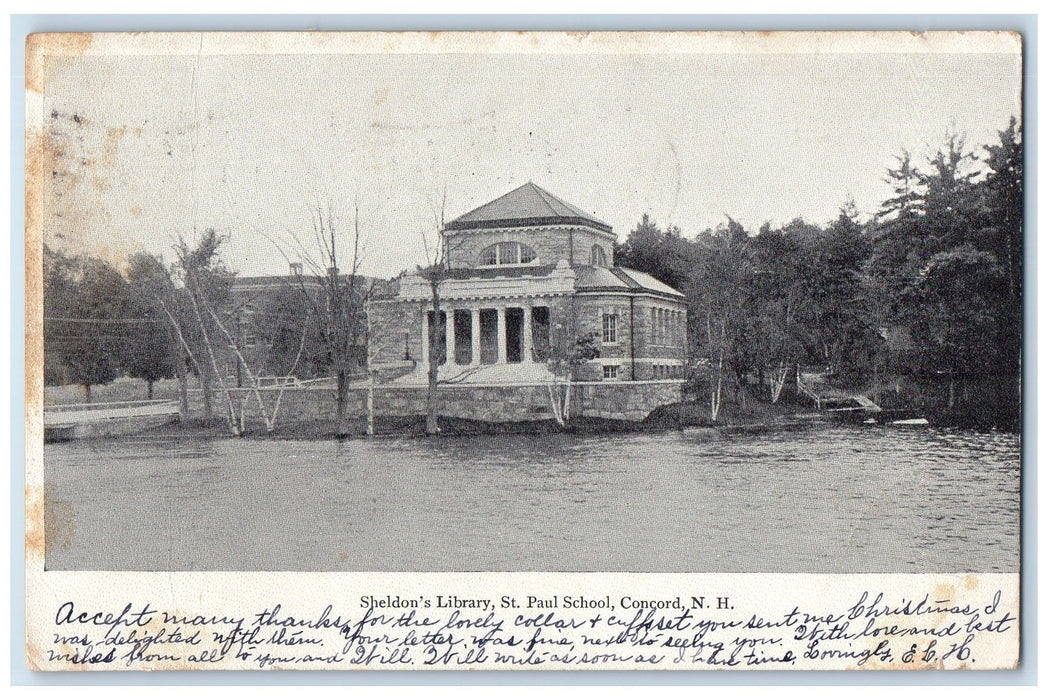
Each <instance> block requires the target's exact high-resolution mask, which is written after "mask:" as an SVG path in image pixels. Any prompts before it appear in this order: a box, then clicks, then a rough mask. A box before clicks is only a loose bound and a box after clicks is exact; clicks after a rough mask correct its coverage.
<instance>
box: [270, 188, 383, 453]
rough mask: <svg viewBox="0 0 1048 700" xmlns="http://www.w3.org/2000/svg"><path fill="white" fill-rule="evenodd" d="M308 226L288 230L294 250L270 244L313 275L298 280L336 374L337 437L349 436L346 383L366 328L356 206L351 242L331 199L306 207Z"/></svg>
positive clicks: (358, 220) (357, 210) (359, 235)
mask: <svg viewBox="0 0 1048 700" xmlns="http://www.w3.org/2000/svg"><path fill="white" fill-rule="evenodd" d="M310 224H311V231H310V233H311V235H309V236H306V237H303V236H302V235H300V234H299V233H297V232H295V231H291V232H289V233H290V235H291V240H292V248H293V249H292V250H291V251H286V250H285V249H284V248H283V247H282V246H281V245H279V244H278V243H277V242H276V241H273V240H272V239H270V242H271V243H273V244H274V245H275V247H276V248H277V249H278V250H279V251H280V253H281V254H282V255H283V257H284V258H285V260H287V261H288V263H289V264H290V263H291V262H301V263H302V264H303V265H304V266H306V267H308V268H309V270H310V272H311V273H312V275H311V276H306V275H300V276H299V277H298V279H297V280H296V283H297V285H298V287H299V289H300V291H301V293H302V294H303V296H304V298H305V299H307V300H308V303H309V305H310V306H311V308H312V316H313V317H314V318H316V319H317V321H318V322H319V323H320V325H321V328H322V331H323V339H324V345H325V348H326V351H327V356H328V357H329V358H330V366H331V368H332V370H333V371H334V375H335V435H336V436H338V437H345V436H346V435H349V434H350V428H349V418H350V416H349V415H348V413H349V411H348V405H349V383H350V381H351V380H352V378H353V374H354V372H353V365H354V361H355V360H357V359H359V358H358V357H357V355H356V354H355V349H356V348H358V347H360V341H361V340H366V332H367V330H366V318H365V311H366V310H365V308H364V302H365V299H364V297H365V295H364V294H363V292H364V291H365V290H364V289H363V288H362V279H361V277H360V275H359V273H358V270H359V267H360V264H361V262H362V260H363V247H364V246H363V240H362V238H361V233H360V208H359V206H358V205H357V204H356V203H354V207H353V231H352V235H351V237H350V240H349V241H346V240H345V236H344V234H342V233H341V232H340V230H339V228H340V225H339V220H338V217H337V216H336V214H335V211H334V206H333V205H332V204H331V203H330V202H329V203H328V205H327V207H326V208H325V207H321V206H320V205H319V204H316V205H314V206H313V207H311V208H310ZM347 248H348V250H346V249H347ZM347 259H348V265H349V267H348V271H344V270H343V268H342V267H341V265H342V264H343V263H346V262H347ZM318 282H319V286H320V288H321V293H320V294H317V293H315V291H313V290H311V288H310V287H311V284H307V283H312V284H313V285H315V284H317V283H318ZM366 353H367V350H366V349H365V354H366ZM365 362H366V358H365Z"/></svg>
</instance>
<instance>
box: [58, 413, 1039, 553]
mask: <svg viewBox="0 0 1048 700" xmlns="http://www.w3.org/2000/svg"><path fill="white" fill-rule="evenodd" d="M45 473H46V478H47V481H48V491H47V493H48V511H47V517H48V518H49V520H50V519H54V520H55V521H56V523H57V521H58V520H59V519H62V518H64V519H67V520H68V519H72V521H73V523H72V526H71V527H68V528H64V529H63V528H61V527H58V526H57V525H55V527H53V528H52V529H54V530H55V531H61V532H63V533H65V534H66V535H67V536H65V537H63V538H61V539H60V540H56V541H55V542H53V543H49V544H53V546H49V548H48V551H47V565H48V568H52V569H116V570H127V569H130V570H164V569H174V570H196V569H201V570H387V571H388V570H393V571H397V570H410V571H416V570H419V571H447V570H467V571H468V570H475V571H527V570H561V571H717V572H739V571H754V572H761V571H780V572H795V571H796V572H870V571H878V572H880V571H884V572H930V571H939V572H944V571H1015V570H1017V568H1018V552H1019V548H1018V533H1019V439H1018V437H1017V436H1015V435H1009V434H976V433H961V432H935V431H904V430H903V431H900V430H894V429H891V428H872V429H863V428H850V427H838V428H822V429H817V430H816V429H813V430H807V431H795V432H786V433H769V434H764V435H734V436H725V435H721V434H718V433H714V432H712V431H703V430H698V431H685V432H683V433H665V434H657V435H636V434H622V435H606V436H585V437H583V436H573V435H554V436H548V437H539V436H517V435H512V436H490V437H481V438H468V439H467V438H440V439H431V440H429V439H413V438H412V439H379V440H375V441H371V442H367V441H363V440H358V441H349V442H343V443H338V442H335V441H316V442H308V441H254V440H232V439H222V440H209V441H208V440H190V439H159V440H122V441H96V442H82V443H67V444H58V445H47V446H46V447H45ZM52 504H54V507H52ZM49 525H54V523H49Z"/></svg>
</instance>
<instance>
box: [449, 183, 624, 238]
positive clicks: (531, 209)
mask: <svg viewBox="0 0 1048 700" xmlns="http://www.w3.org/2000/svg"><path fill="white" fill-rule="evenodd" d="M550 224H584V225H586V226H591V227H593V228H595V229H597V230H599V231H604V232H606V233H611V226H609V225H608V224H606V223H604V222H603V221H601V220H600V219H598V218H596V217H595V216H593V215H592V214H587V213H586V212H584V211H582V210H581V209H579V208H578V207H576V206H575V205H573V204H568V203H567V202H565V201H564V200H563V199H560V198H559V197H556V196H554V195H552V194H550V193H549V192H547V191H546V190H544V189H542V188H541V187H539V186H538V185H536V184H535V183H533V182H529V183H527V184H524V185H521V186H520V187H518V188H517V189H515V190H513V191H512V192H508V193H506V194H504V195H502V196H501V197H499V198H498V199H496V200H493V201H491V202H488V203H487V204H485V205H483V206H480V207H477V208H476V209H474V210H473V211H470V212H467V213H465V214H463V215H462V216H460V217H458V218H457V219H454V220H452V221H450V222H449V223H448V224H447V225H446V226H445V227H444V228H445V230H448V231H462V230H468V229H479V228H498V227H506V226H542V225H550Z"/></svg>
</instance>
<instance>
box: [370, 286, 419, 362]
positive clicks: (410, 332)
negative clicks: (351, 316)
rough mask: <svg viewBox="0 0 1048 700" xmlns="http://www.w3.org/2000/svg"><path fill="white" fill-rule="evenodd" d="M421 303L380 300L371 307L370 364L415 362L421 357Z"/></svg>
mask: <svg viewBox="0 0 1048 700" xmlns="http://www.w3.org/2000/svg"><path fill="white" fill-rule="evenodd" d="M423 306H424V304H423V303H420V302H411V301H397V300H388V301H387V300H381V301H375V302H372V304H371V343H372V345H371V347H372V358H371V359H372V362H375V363H377V364H380V365H381V364H391V363H399V362H404V361H409V360H414V361H415V362H418V361H420V360H423V359H424V358H423V357H422V333H421V330H420V329H421V326H422V318H423V316H422V307H423Z"/></svg>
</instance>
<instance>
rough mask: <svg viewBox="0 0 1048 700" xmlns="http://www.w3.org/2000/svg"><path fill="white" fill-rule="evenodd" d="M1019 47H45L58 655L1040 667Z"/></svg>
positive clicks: (36, 70) (42, 384) (33, 422)
mask: <svg viewBox="0 0 1048 700" xmlns="http://www.w3.org/2000/svg"><path fill="white" fill-rule="evenodd" d="M1022 51H1023V39H1022V37H1021V36H1020V35H1019V34H1017V33H1013V32H992V31H980V32H945V31H943V32H928V33H924V34H917V33H903V32H772V33H750V32H713V33H679V34H678V33H673V32H667V33H645V32H638V33H620V32H607V33H600V32H594V33H556V32H550V33H541V32H540V33H498V32H476V33H430V34H422V33H418V34H415V33H397V34H382V33H347V34H338V33H299V34H290V33H273V34H247V33H245V34H221V33H216V34H206V33H195V34H194V33H186V34H148V33H144V34H134V35H131V34H44V35H33V36H31V37H30V39H29V42H28V45H27V74H26V84H27V91H26V96H27V97H26V100H27V108H28V112H27V145H26V151H27V153H26V162H27V173H26V177H27V185H26V197H27V200H26V202H27V203H26V211H27V234H26V235H27V239H26V256H27V260H26V264H27V268H26V269H27V277H28V281H27V287H26V289H27V334H26V337H27V352H26V357H27V386H26V395H27V405H29V406H30V413H31V415H30V416H29V417H28V418H27V421H28V423H27V425H28V428H27V429H28V433H27V454H28V463H27V518H28V520H29V524H28V531H27V540H26V541H27V557H28V559H27V566H28V567H33V566H35V565H39V566H38V567H37V568H35V569H33V571H32V572H29V574H30V591H29V597H30V602H29V604H28V606H29V609H30V618H32V619H31V621H30V626H31V631H30V638H31V639H32V638H34V633H33V630H34V629H38V630H42V631H41V632H40V636H39V639H40V640H41V641H40V642H39V643H38V644H39V646H37V647H36V648H35V649H34V648H33V647H32V645H31V649H30V656H32V657H33V660H32V661H31V663H32V664H34V665H35V666H36V667H38V668H53V669H59V668H62V669H68V668H86V667H88V666H91V667H92V668H94V670H98V669H99V668H102V667H105V670H114V669H115V668H117V667H120V668H125V669H131V670H134V669H143V668H160V669H166V668H196V667H198V665H199V664H203V663H204V658H203V657H204V656H206V654H211V655H212V656H211V658H210V659H208V661H210V662H211V663H212V666H213V667H220V666H221V667H228V668H260V669H264V668H284V669H286V668H296V667H300V668H320V667H331V668H339V669H342V668H347V667H348V666H347V664H356V665H357V667H360V668H363V667H382V668H389V667H391V666H399V667H402V668H419V667H421V666H425V667H427V668H451V667H454V668H461V667H463V666H465V665H468V664H471V663H472V664H475V665H476V666H477V667H478V668H514V669H518V670H519V668H521V667H524V666H527V667H531V668H553V667H559V668H566V667H572V668H576V667H583V666H587V667H591V668H592V667H594V666H596V667H607V668H616V669H621V668H639V667H644V668H649V667H650V668H667V667H670V666H671V665H672V664H680V665H681V666H680V667H687V668H689V669H696V668H705V667H719V666H725V667H730V668H736V667H738V668H742V667H745V668H774V669H777V670H782V669H788V668H802V667H803V668H833V669H843V668H886V669H888V668H890V669H894V670H898V669H902V668H966V667H967V668H1013V667H1014V666H1015V664H1016V663H1017V659H1018V657H1017V654H1018V651H1017V649H1018V628H1017V627H1018V624H1017V621H1016V618H1017V617H1018V615H1019V598H1018V592H1019V584H1018V580H1019V579H1018V575H1019V570H1020V530H1021V521H1020V505H1021V502H1022V499H1021V448H1022V420H1023V402H1022V397H1023V393H1022V380H1023V375H1022V365H1023V357H1022V343H1023V279H1024V267H1023V262H1024V238H1023V235H1024V227H1023V205H1024V190H1023V184H1024V180H1023V161H1024V153H1023V143H1024V140H1023V94H1022V79H1023V57H1022ZM34 406H35V408H33V407H34ZM34 411H35V414H34ZM34 562H35V564H34ZM364 572H366V573H368V575H369V576H371V577H372V578H368V577H363V576H357V574H361V573H364ZM307 574H308V575H309V576H306V575H307ZM160 575H163V577H162V578H161V577H160ZM431 575H432V576H431ZM842 575H846V576H842ZM864 575H870V578H869V579H866V580H864V578H863V576H864ZM172 576H174V578H172ZM339 576H343V577H345V578H339ZM49 577H50V578H49ZM245 577H246V578H245ZM267 577H270V578H267ZM287 577H291V578H287ZM296 577H303V578H296ZM311 577H312V578H311ZM544 577H545V578H544ZM777 577H782V578H781V579H780V578H777ZM48 580H54V581H58V582H72V581H77V582H83V581H88V582H90V587H88V588H84V589H81V588H80V584H77V586H76V588H75V589H74V588H68V591H69V592H65V593H55V592H54V591H55V590H62V586H66V585H68V586H72V585H73V584H72V583H68V584H67V583H59V584H55V585H56V586H58V588H57V589H56V588H53V587H51V586H50V584H45V583H44V582H45V581H48ZM212 580H214V581H221V582H223V583H221V584H220V585H219V584H216V586H217V588H211V587H209V586H210V584H206V583H205V582H207V581H212ZM234 580H235V581H239V582H241V583H236V584H233V583H228V582H229V581H234ZM290 580H293V581H295V582H296V583H293V584H291V583H287V581H290ZM34 581H35V582H37V584H38V585H33V583H34ZM159 581H164V582H165V583H163V584H162V585H161V584H159V583H147V582H159ZM170 581H184V582H185V586H186V588H185V590H184V591H180V590H176V589H179V588H180V587H181V584H178V583H175V584H173V585H172V584H171V583H170ZM246 581H260V582H264V581H273V582H274V583H273V586H274V590H289V591H291V590H293V591H294V593H293V594H289V595H292V597H293V596H294V595H301V596H303V598H301V599H300V603H301V601H315V602H316V604H315V605H313V603H312V602H310V604H309V605H307V604H306V603H301V604H300V605H299V607H298V608H296V609H294V610H293V608H294V604H293V603H292V602H290V601H291V600H292V598H288V599H287V600H286V601H284V600H282V599H281V598H280V597H279V595H278V594H276V593H273V594H272V595H271V596H270V597H266V595H260V596H259V595H258V593H259V590H260V588H259V587H260V586H263V585H264V584H262V583H259V584H257V585H256V584H251V585H248V584H247V583H244V582H246ZM278 581H279V582H280V583H279V584H278V583H276V582H278ZM308 581H316V582H317V583H315V584H310V583H303V582H308ZM335 581H350V582H351V585H350V584H347V585H346V587H345V589H344V590H345V591H352V594H351V596H350V594H349V593H346V594H345V595H346V598H345V599H344V600H338V599H337V596H338V595H339V594H336V593H330V592H331V591H334V590H343V589H341V588H339V587H338V586H336V585H335V583H334V582H335ZM371 581H384V582H386V583H385V584H382V585H378V584H375V585H374V586H371V584H370V583H369V582H371ZM415 581H421V583H418V585H417V587H413V586H416V584H415V583H414V582H415ZM739 581H747V582H752V586H767V587H768V588H767V590H769V591H777V590H779V591H792V592H793V593H786V592H784V593H782V596H783V597H782V599H781V604H780V600H779V599H778V598H774V597H770V598H768V600H767V601H762V600H750V601H748V602H747V601H745V600H740V598H739V596H740V595H741V592H742V591H744V590H757V588H752V587H750V588H748V589H747V588H745V587H744V586H742V584H740V583H737V582H739ZM776 581H782V582H783V586H782V588H778V586H777V584H776ZM136 582H138V583H136ZM612 582H614V586H613V588H614V590H608V591H607V592H604V589H603V588H601V586H604V585H609V586H610V585H612ZM662 582H672V583H665V584H664V583H662ZM835 582H841V585H840V587H838V586H837V584H836V583H835ZM620 584H621V585H620ZM138 585H141V586H142V587H143V588H142V589H141V590H142V591H147V590H148V591H151V592H149V593H145V592H143V593H142V594H140V595H137V596H136V595H135V591H136V588H135V586H138ZM339 585H341V584H339ZM149 586H153V588H149ZM238 586H240V587H242V588H243V589H244V591H245V592H244V595H245V596H248V595H250V596H252V597H251V601H252V602H251V603H250V604H247V603H245V607H244V610H243V612H239V613H233V612H232V609H233V607H235V606H233V605H232V604H231V603H228V601H230V600H236V598H235V594H234V592H233V591H234V589H236V588H237V587H238ZM314 586H315V587H314ZM369 586H371V587H369ZM529 586H533V587H529ZM592 586H596V588H593V587H592ZM616 586H617V587H616ZM746 586H751V583H747V584H746ZM91 587H93V588H91ZM198 587H202V588H198ZM878 587H880V588H878ZM598 589H599V590H598ZM197 590H200V591H203V592H201V593H200V594H199V596H198V594H197V593H192V594H190V593H189V591H197ZM215 590H222V591H223V592H222V593H221V594H220V595H219V594H218V593H214V591H215ZM75 591H86V592H84V593H83V595H84V596H85V597H84V598H80V597H78V596H80V595H81V593H80V592H75ZM92 591H93V592H92ZM830 591H832V593H831V592H830ZM183 593H184V595H183ZM212 594H214V595H216V596H219V597H217V598H215V599H214V600H213V601H212V600H210V599H209V598H207V597H206V596H209V595H212ZM329 594H330V595H333V596H335V598H332V599H328V598H326V597H325V596H328V595H329ZM794 594H796V595H798V596H800V597H798V598H797V599H796V600H794V599H793V598H789V597H788V596H789V595H794ZM769 595H773V594H769ZM164 596H170V597H169V598H164ZM231 596H232V597H231ZM187 600H188V601H189V602H186V601H187ZM244 600H247V598H246V597H245V598H244ZM256 600H257V601H262V602H261V603H259V606H260V607H258V609H256V608H255V607H253V606H254V605H255V602H254V601H256ZM37 603H39V612H37V608H35V607H34V605H36V604H37ZM52 603H53V604H52ZM125 603H126V606H125ZM190 603H192V604H194V605H197V606H198V607H197V608H196V609H191V607H189V606H190ZM278 603H280V604H278ZM820 605H821V606H822V607H820ZM106 606H108V607H106ZM311 606H312V607H311ZM325 606H326V607H325ZM805 606H807V607H805ZM780 608H781V609H780ZM791 609H793V610H794V612H793V613H791V612H790V610H791ZM121 610H123V612H121ZM322 611H323V612H322ZM427 615H428V617H427ZM427 619H428V620H431V621H432V622H431V624H428V625H427V624H426V623H425V622H423V621H424V620H427ZM33 620H36V621H37V623H38V624H39V627H34V624H37V623H34V622H33ZM405 620H407V621H406V622H405ZM773 620H774V622H773ZM617 621H619V622H617ZM621 621H625V622H621ZM764 621H767V624H765V622H764ZM467 623H468V624H467ZM503 623H504V624H503ZM416 624H417V625H419V626H418V627H417V628H416V627H415V625H416ZM617 624H622V625H623V626H622V627H616V625H617ZM718 625H720V626H721V628H722V629H720V630H718ZM820 625H821V627H820ZM584 626H588V627H587V628H585V629H583V628H584ZM605 626H606V627H605ZM689 626H690V627H689ZM278 628H279V629H278ZM489 628H490V629H489ZM743 628H746V629H747V630H749V631H751V632H753V633H754V635H756V634H757V632H760V634H761V636H760V637H757V636H753V637H752V638H749V639H747V638H746V637H745V636H743V635H742V632H740V630H741V629H743ZM176 629H177V630H179V631H178V632H177V634H176V631H175V630H176ZM216 629H217V630H219V631H217V632H216V631H213V630H216ZM129 630H130V631H129ZM144 630H149V631H144ZM158 630H160V631H158ZM696 630H699V632H696ZM321 631H323V632H324V634H327V635H331V636H332V637H333V638H336V637H337V642H330V641H323V642H321V641H320V637H322V636H323V635H322V634H321ZM707 632H710V633H711V635H712V636H711V637H710V638H709V639H710V640H712V639H714V637H715V636H716V634H721V635H722V636H723V639H724V640H726V641H724V642H723V643H722V642H716V643H714V642H713V641H709V640H706V639H705V638H704V637H703V635H705V634H706V633H707ZM136 633H137V635H138V636H137V637H136V636H135V635H136ZM128 634H130V635H131V637H130V639H128V638H126V635H128ZM149 634H155V636H154V637H148V636H146V635H149ZM194 634H197V635H198V637H197V640H196V641H197V643H194V642H192V641H187V640H192V639H193V635H194ZM514 634H515V635H516V638H514V636H513V635H514ZM121 635H124V636H123V637H122V636H121ZM163 635H166V636H163ZM293 635H298V636H294V637H293ZM369 635H370V636H369ZM427 635H428V636H427ZM591 635H592V636H591ZM212 637H214V640H213V641H212ZM555 637H556V638H558V639H560V640H561V641H556V640H555V639H554V638H555ZM598 637H599V639H598ZM143 638H147V639H149V640H150V641H149V642H147V643H143V642H142V641H141V640H142V639H143ZM313 638H315V639H313ZM772 638H774V639H772ZM292 639H294V640H298V641H289V640H292ZM311 639H313V641H310V640H311ZM326 639H327V637H325V640H326ZM529 639H530V640H531V641H530V642H529V641H528V640H529ZM740 639H742V641H741V642H740V641H739V640H740ZM520 640H522V641H520ZM209 644H210V645H211V646H208V645H209ZM296 644H297V646H296ZM717 644H720V645H721V646H720V647H719V648H718V647H717V646H716V645H717ZM569 645H570V648H569ZM733 645H734V646H733ZM860 650H861V651H860ZM907 657H908V658H907ZM325 664H326V665H325ZM557 664H560V665H559V666H557ZM645 664H646V665H645Z"/></svg>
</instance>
